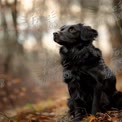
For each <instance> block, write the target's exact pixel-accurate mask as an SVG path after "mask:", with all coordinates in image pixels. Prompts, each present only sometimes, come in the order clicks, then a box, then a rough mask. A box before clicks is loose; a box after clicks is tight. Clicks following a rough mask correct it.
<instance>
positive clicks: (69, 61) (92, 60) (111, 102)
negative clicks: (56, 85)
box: [54, 24, 122, 122]
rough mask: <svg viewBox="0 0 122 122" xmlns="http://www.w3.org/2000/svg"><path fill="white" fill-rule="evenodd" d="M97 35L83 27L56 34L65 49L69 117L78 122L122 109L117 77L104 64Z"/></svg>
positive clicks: (64, 63) (63, 54)
mask: <svg viewBox="0 0 122 122" xmlns="http://www.w3.org/2000/svg"><path fill="white" fill-rule="evenodd" d="M97 35H98V33H97V31H96V30H94V29H92V28H91V27H89V26H84V25H83V24H76V25H71V26H63V27H62V28H61V30H60V31H59V32H55V33H54V41H55V42H57V43H58V44H60V45H62V47H61V48H60V55H61V64H62V66H63V75H64V76H63V77H64V81H65V83H66V84H67V86H68V90H69V95H70V98H69V99H68V106H69V113H70V115H73V116H74V117H75V121H76V122H78V120H80V119H81V117H82V115H85V114H90V113H92V114H96V112H99V111H101V112H105V111H106V110H109V109H111V108H112V107H114V108H117V109H121V107H122V93H121V92H118V91H117V90H116V77H115V75H114V74H113V72H112V71H111V70H110V69H109V68H108V67H107V66H106V64H105V63H104V60H103V58H102V53H101V51H100V50H99V49H98V48H96V47H94V46H93V44H92V41H93V40H94V39H95V38H96V37H97ZM77 115H78V117H77Z"/></svg>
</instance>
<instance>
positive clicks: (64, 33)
mask: <svg viewBox="0 0 122 122" xmlns="http://www.w3.org/2000/svg"><path fill="white" fill-rule="evenodd" d="M53 35H54V41H55V42H56V43H58V44H60V45H70V44H72V45H73V44H77V43H90V42H92V41H93V40H94V39H95V38H96V37H97V36H98V32H97V31H96V30H95V29H92V28H91V27H90V26H84V25H83V24H76V25H67V26H63V27H61V28H60V31H58V32H54V33H53Z"/></svg>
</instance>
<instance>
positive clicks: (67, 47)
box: [62, 42, 94, 50]
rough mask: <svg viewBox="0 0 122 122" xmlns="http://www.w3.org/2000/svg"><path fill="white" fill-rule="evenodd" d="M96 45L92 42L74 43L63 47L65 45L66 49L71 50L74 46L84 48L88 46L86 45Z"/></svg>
mask: <svg viewBox="0 0 122 122" xmlns="http://www.w3.org/2000/svg"><path fill="white" fill-rule="evenodd" d="M89 46H90V47H94V46H93V44H92V42H91V43H78V44H72V45H64V46H62V47H65V48H66V49H68V50H70V49H72V48H77V49H79V50H80V49H83V48H86V47H89Z"/></svg>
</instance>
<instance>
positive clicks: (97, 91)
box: [92, 83, 102, 115]
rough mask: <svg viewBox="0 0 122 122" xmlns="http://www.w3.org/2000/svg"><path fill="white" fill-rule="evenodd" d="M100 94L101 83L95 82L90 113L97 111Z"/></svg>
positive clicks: (98, 109)
mask: <svg viewBox="0 0 122 122" xmlns="http://www.w3.org/2000/svg"><path fill="white" fill-rule="evenodd" d="M101 94H102V84H101V83H97V85H96V87H95V88H94V91H93V102H92V114H93V115H95V114H96V113H97V112H98V111H100V106H99V105H100V99H101Z"/></svg>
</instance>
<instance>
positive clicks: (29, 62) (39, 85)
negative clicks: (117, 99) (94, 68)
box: [0, 0, 122, 113]
mask: <svg viewBox="0 0 122 122" xmlns="http://www.w3.org/2000/svg"><path fill="white" fill-rule="evenodd" d="M75 23H84V24H86V25H90V26H92V27H93V28H95V29H97V30H98V32H99V37H98V38H97V40H96V41H95V42H94V44H95V45H96V46H97V47H99V48H100V49H101V50H102V53H103V56H104V59H105V61H106V63H107V64H108V66H110V68H111V69H112V70H113V72H114V73H115V74H116V75H117V80H118V81H117V89H118V90H121V91H122V75H121V73H122V0H0V111H1V112H5V111H10V110H11V109H12V110H15V109H16V108H21V107H23V106H29V107H31V108H32V109H34V108H33V106H32V104H40V105H42V106H43V105H44V103H45V102H46V101H48V103H53V102H55V101H56V100H59V101H60V100H65V99H66V98H67V97H68V92H67V88H66V85H65V84H64V83H63V79H62V67H61V65H60V56H59V53H58V50H59V47H60V46H59V45H58V44H56V43H55V42H53V34H52V33H53V32H54V31H56V30H58V29H59V28H60V27H61V26H62V25H66V24H75ZM65 104H66V103H65ZM38 109H39V108H38ZM10 113H12V112H10Z"/></svg>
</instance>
